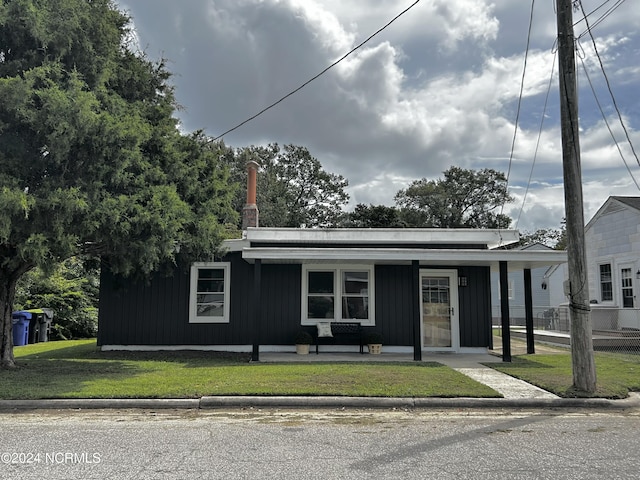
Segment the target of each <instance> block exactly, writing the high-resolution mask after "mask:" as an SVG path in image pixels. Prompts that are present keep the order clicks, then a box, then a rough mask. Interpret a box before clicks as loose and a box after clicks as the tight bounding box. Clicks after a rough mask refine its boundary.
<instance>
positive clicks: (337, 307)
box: [300, 264, 376, 327]
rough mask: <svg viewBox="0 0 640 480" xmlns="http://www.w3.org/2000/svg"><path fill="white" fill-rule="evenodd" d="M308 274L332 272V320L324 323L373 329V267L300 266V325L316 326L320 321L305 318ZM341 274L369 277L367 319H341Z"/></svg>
mask: <svg viewBox="0 0 640 480" xmlns="http://www.w3.org/2000/svg"><path fill="white" fill-rule="evenodd" d="M308 272H332V273H333V289H334V292H333V298H334V302H333V315H334V316H333V318H327V319H326V321H332V322H341V321H343V322H359V323H360V324H361V325H363V326H367V327H373V326H375V324H376V319H375V306H376V303H375V265H372V264H303V265H302V282H301V286H302V287H301V294H302V302H301V304H302V307H301V313H300V318H301V319H302V320H301V324H302V325H316V324H317V323H318V322H320V321H322V319H319V318H307V314H308V311H309V310H308V305H307V300H308V292H309V285H308V278H309V276H308ZM343 272H367V274H368V276H369V285H368V295H367V298H368V314H369V318H367V319H349V318H342V296H343V292H342V273H343Z"/></svg>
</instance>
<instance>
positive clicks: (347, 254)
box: [242, 247, 567, 270]
mask: <svg viewBox="0 0 640 480" xmlns="http://www.w3.org/2000/svg"><path fill="white" fill-rule="evenodd" d="M242 257H243V258H244V259H245V260H249V261H252V260H257V259H260V260H262V261H263V262H265V263H279V262H282V263H292V262H294V263H314V262H318V263H321V262H337V263H340V262H342V263H347V262H348V263H354V262H356V263H408V262H411V261H413V260H418V261H420V262H422V263H425V264H429V265H435V266H490V267H492V268H495V269H497V268H498V265H499V262H501V261H505V262H507V263H508V266H509V269H511V270H520V269H523V268H531V269H533V268H539V267H549V266H551V265H559V264H562V263H566V262H567V253H566V252H565V251H558V250H552V251H539V250H534V251H530V250H466V249H464V250H463V249H460V250H458V249H433V250H429V249H411V248H354V249H349V248H271V247H259V248H255V247H251V248H246V249H244V250H243V252H242Z"/></svg>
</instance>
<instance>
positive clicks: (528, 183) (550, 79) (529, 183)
mask: <svg viewBox="0 0 640 480" xmlns="http://www.w3.org/2000/svg"><path fill="white" fill-rule="evenodd" d="M557 55H558V52H557V50H556V51H555V52H554V55H553V62H551V74H550V75H549V84H548V85H547V94H546V95H545V98H544V106H543V107H542V115H541V118H540V128H539V129H538V139H537V140H536V148H535V150H534V152H533V161H532V162H531V170H530V172H529V179H528V180H527V188H526V189H525V191H524V196H523V197H522V205H521V206H520V211H519V212H518V218H517V219H516V223H515V227H514V228H515V229H516V230H517V229H518V223H520V216H521V215H522V212H523V210H524V206H525V203H526V201H527V196H528V194H529V188H530V187H531V179H532V178H533V169H534V168H535V166H536V159H537V158H538V149H539V148H540V139H541V138H542V130H543V126H544V119H545V115H546V113H547V105H548V103H549V94H550V93H551V85H552V84H553V74H554V72H555V66H556V57H557Z"/></svg>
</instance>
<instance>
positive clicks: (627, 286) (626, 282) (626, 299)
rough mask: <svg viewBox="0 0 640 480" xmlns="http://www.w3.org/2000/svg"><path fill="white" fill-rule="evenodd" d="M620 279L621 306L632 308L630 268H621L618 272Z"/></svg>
mask: <svg viewBox="0 0 640 480" xmlns="http://www.w3.org/2000/svg"><path fill="white" fill-rule="evenodd" d="M620 276H621V277H622V306H623V307H624V308H633V277H632V275H631V269H630V268H623V269H622V271H621V272H620Z"/></svg>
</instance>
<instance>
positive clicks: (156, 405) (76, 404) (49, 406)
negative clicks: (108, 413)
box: [0, 393, 640, 411]
mask: <svg viewBox="0 0 640 480" xmlns="http://www.w3.org/2000/svg"><path fill="white" fill-rule="evenodd" d="M239 407H274V408H276V407H297V408H381V409H384V408H386V409H393V408H403V409H410V408H477V409H483V408H486V409H498V408H513V409H520V408H542V409H547V408H587V409H589V408H591V409H617V410H626V409H634V408H640V394H638V393H631V394H630V395H629V397H628V398H625V399H622V400H610V399H607V398H552V399H548V398H412V397H393V398H388V397H339V396H318V397H284V396H272V397H270V396H206V397H202V398H199V399H198V398H193V399H179V398H168V399H157V398H147V399H144V398H143V399H138V398H115V399H107V398H104V399H103V398H100V399H51V400H0V411H8V410H12V411H15V410H59V409H60V410H64V409H68V410H92V409H93V410H98V409H194V410H195V409H203V410H204V409H218V408H239Z"/></svg>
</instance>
